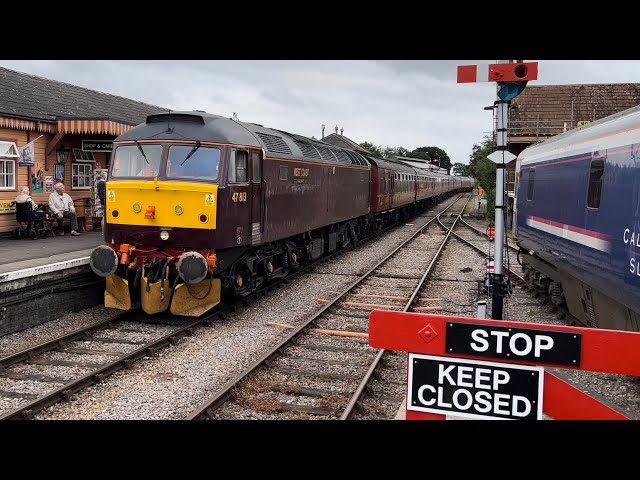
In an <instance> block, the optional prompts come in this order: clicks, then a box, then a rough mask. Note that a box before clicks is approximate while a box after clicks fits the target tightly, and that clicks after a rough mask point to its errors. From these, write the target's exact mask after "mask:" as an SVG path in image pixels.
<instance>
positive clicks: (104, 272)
mask: <svg viewBox="0 0 640 480" xmlns="http://www.w3.org/2000/svg"><path fill="white" fill-rule="evenodd" d="M89 264H90V265H91V270H93V272H94V273H95V274H96V275H99V276H101V277H108V276H109V275H111V274H112V273H114V272H115V271H116V268H118V256H117V255H116V252H114V251H113V249H112V248H110V247H108V246H107V245H100V246H98V247H96V248H95V250H94V251H93V252H91V257H90V258H89Z"/></svg>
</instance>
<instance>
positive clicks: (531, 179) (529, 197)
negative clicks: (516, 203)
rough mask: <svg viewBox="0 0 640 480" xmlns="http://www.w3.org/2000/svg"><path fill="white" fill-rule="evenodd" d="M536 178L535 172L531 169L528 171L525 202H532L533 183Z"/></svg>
mask: <svg viewBox="0 0 640 480" xmlns="http://www.w3.org/2000/svg"><path fill="white" fill-rule="evenodd" d="M535 178H536V171H535V170H534V169H533V168H531V169H530V170H529V186H528V188H527V200H533V183H534V181H535Z"/></svg>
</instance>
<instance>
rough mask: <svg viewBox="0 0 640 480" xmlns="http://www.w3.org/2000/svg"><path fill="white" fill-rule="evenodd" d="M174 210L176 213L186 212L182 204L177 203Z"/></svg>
mask: <svg viewBox="0 0 640 480" xmlns="http://www.w3.org/2000/svg"><path fill="white" fill-rule="evenodd" d="M174 210H175V212H176V215H182V212H184V209H183V208H182V205H176V208H175V209H174Z"/></svg>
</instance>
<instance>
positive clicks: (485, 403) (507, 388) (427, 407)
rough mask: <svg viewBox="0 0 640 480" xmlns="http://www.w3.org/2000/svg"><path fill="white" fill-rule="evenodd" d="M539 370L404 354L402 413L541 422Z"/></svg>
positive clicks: (540, 368) (541, 387) (536, 368)
mask: <svg viewBox="0 0 640 480" xmlns="http://www.w3.org/2000/svg"><path fill="white" fill-rule="evenodd" d="M543 379H544V369H543V367H534V366H526V365H512V364H505V363H497V362H486V361H480V360H465V359H460V358H451V357H439V356H433V355H423V354H418V353H410V354H409V371H408V388H407V410H414V411H418V412H424V413H436V414H441V415H455V416H458V417H467V418H481V419H491V418H494V419H504V420H541V419H542V401H543V383H544V380H543Z"/></svg>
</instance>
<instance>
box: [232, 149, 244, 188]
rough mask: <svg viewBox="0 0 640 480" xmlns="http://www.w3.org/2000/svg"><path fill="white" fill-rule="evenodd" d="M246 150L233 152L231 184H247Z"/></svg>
mask: <svg viewBox="0 0 640 480" xmlns="http://www.w3.org/2000/svg"><path fill="white" fill-rule="evenodd" d="M247 157H248V154H247V152H246V150H233V151H232V152H231V161H230V162H229V183H245V182H246V181H247V164H248V162H247Z"/></svg>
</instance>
